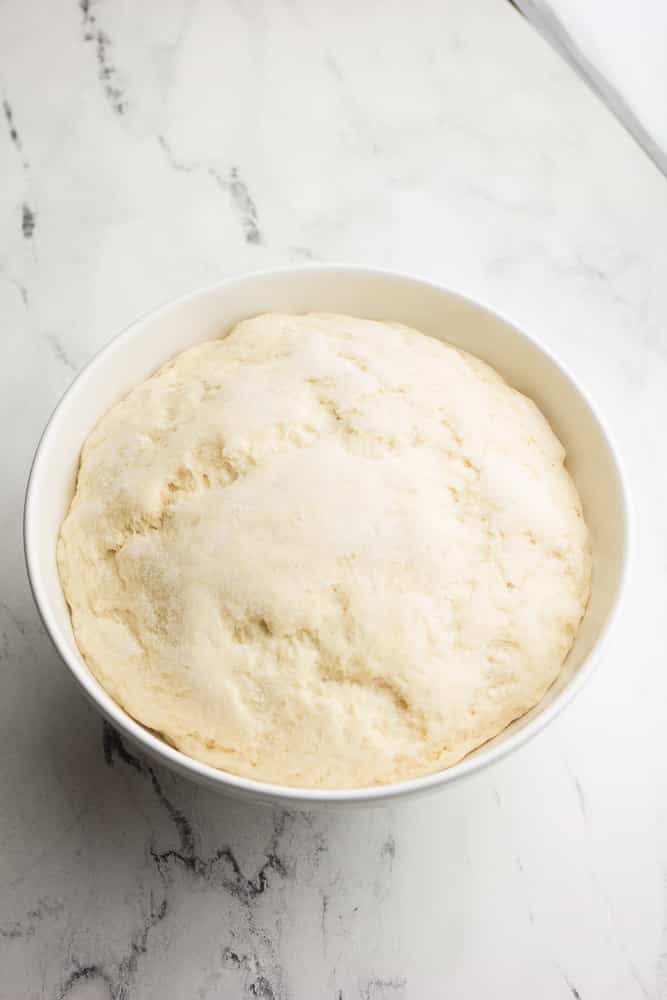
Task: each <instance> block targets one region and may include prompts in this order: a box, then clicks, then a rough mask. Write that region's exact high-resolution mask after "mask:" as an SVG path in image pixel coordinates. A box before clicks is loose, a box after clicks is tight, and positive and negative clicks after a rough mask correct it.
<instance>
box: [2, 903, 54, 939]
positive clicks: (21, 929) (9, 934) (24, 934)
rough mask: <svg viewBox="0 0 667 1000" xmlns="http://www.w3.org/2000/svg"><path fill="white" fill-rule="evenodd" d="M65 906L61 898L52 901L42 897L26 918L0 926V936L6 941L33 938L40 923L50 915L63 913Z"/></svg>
mask: <svg viewBox="0 0 667 1000" xmlns="http://www.w3.org/2000/svg"><path fill="white" fill-rule="evenodd" d="M63 909H64V907H63V904H62V903H61V902H60V900H55V901H54V902H50V901H49V900H46V899H41V900H40V901H39V903H38V904H37V906H35V907H33V909H31V910H28V912H27V913H26V915H25V919H24V920H17V921H15V922H14V923H13V924H9V926H7V927H0V937H1V938H4V939H5V940H6V941H15V940H17V939H18V938H31V937H33V935H34V934H35V931H36V930H37V926H38V925H39V923H40V922H41V921H42V920H43V919H44V918H45V917H48V916H53V915H54V914H57V913H62V911H63Z"/></svg>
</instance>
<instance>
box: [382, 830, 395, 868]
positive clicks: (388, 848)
mask: <svg viewBox="0 0 667 1000" xmlns="http://www.w3.org/2000/svg"><path fill="white" fill-rule="evenodd" d="M380 856H381V857H383V858H387V859H388V861H389V867H390V868H392V867H393V865H394V858H395V857H396V841H395V840H394V838H393V836H392V834H391V833H390V834H389V836H388V837H387V839H386V840H385V842H384V844H383V845H382V848H381V850H380Z"/></svg>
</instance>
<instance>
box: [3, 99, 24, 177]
mask: <svg viewBox="0 0 667 1000" xmlns="http://www.w3.org/2000/svg"><path fill="white" fill-rule="evenodd" d="M2 110H3V112H4V115H5V121H6V122H7V128H8V129H9V138H10V139H11V141H12V143H13V144H14V147H15V149H16V151H17V153H18V154H19V156H20V157H21V164H22V166H23V169H24V170H27V169H28V161H27V159H26V157H25V153H24V152H23V143H22V141H21V136H20V135H19V131H18V129H17V127H16V124H15V122H14V112H13V111H12V106H11V104H10V103H9V101H8V100H7V98H5V99H4V100H3V102H2Z"/></svg>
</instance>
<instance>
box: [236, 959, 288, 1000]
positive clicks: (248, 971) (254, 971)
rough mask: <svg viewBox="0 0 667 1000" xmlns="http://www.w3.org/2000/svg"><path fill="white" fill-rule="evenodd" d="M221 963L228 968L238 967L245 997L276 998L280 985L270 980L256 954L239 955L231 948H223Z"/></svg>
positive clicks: (264, 999)
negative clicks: (241, 975) (275, 984)
mask: <svg viewBox="0 0 667 1000" xmlns="http://www.w3.org/2000/svg"><path fill="white" fill-rule="evenodd" d="M222 964H223V965H224V966H226V967H227V968H228V969H229V968H231V969H238V970H239V971H242V972H243V973H244V982H243V992H244V995H245V996H246V997H259V998H260V1000H278V997H279V996H280V987H279V986H274V985H273V984H272V983H271V982H270V980H269V979H268V977H267V974H266V972H267V970H266V969H264V968H263V967H262V965H261V963H260V962H259V961H258V959H257V956H256V955H241V954H239V952H237V951H234V950H233V949H232V948H225V949H224V950H223V952H222ZM276 990H278V991H279V992H276Z"/></svg>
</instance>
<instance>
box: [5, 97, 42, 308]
mask: <svg viewBox="0 0 667 1000" xmlns="http://www.w3.org/2000/svg"><path fill="white" fill-rule="evenodd" d="M2 110H3V112H4V116H5V122H6V124H7V130H8V132H9V138H10V141H11V143H12V145H13V146H14V149H15V150H16V152H17V154H18V156H19V159H20V161H21V168H22V170H23V173H24V175H25V176H26V179H27V178H28V177H29V173H30V167H29V164H28V160H27V158H26V155H25V152H24V150H23V142H22V140H21V136H20V134H19V131H18V128H17V127H16V123H15V121H14V112H13V111H12V106H11V104H10V103H9V101H8V100H7V98H6V97H5V98H4V99H3V101H2ZM35 225H36V215H35V210H34V209H33V208H31V206H30V205H29V204H28V202H27V201H24V202H23V203H22V205H21V233H22V235H23V238H24V239H26V240H31V239H32V237H33V236H34V233H35ZM24 301H25V299H24Z"/></svg>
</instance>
